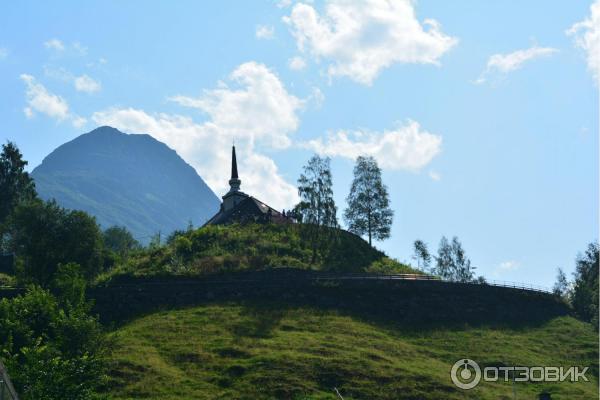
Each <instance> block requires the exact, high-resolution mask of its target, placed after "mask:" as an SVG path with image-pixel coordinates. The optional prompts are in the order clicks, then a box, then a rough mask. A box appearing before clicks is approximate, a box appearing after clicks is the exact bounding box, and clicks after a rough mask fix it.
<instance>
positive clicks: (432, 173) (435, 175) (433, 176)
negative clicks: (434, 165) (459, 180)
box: [429, 171, 442, 182]
mask: <svg viewBox="0 0 600 400" xmlns="http://www.w3.org/2000/svg"><path fill="white" fill-rule="evenodd" d="M429 177H430V178H431V180H433V181H436V182H437V181H439V180H440V179H442V176H441V175H440V174H439V173H438V172H435V171H429Z"/></svg>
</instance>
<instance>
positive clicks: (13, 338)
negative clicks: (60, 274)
mask: <svg viewBox="0 0 600 400" xmlns="http://www.w3.org/2000/svg"><path fill="white" fill-rule="evenodd" d="M73 268H74V267H73V266H72V267H71V268H70V269H73ZM63 283H65V282H63ZM63 289H66V287H65V286H63ZM74 291H77V290H75V289H74V290H68V292H69V293H73V292H74ZM71 300H73V299H71ZM61 304H66V305H65V306H61ZM86 309H87V306H86V305H85V303H76V304H72V303H71V302H70V301H66V302H64V301H63V299H61V298H57V297H55V296H54V295H53V294H52V293H51V292H50V291H48V290H44V289H42V288H40V287H39V286H30V287H29V288H28V289H27V292H26V293H25V294H24V295H21V296H18V297H15V298H13V299H10V300H9V299H3V300H2V301H0V354H2V356H3V358H4V359H5V361H6V366H7V368H8V369H9V371H10V374H11V378H12V380H13V383H14V384H15V387H16V390H17V392H18V393H19V395H20V397H21V398H22V399H24V400H39V399H44V400H59V399H61V400H62V399H76V400H87V399H93V398H97V397H96V396H95V393H96V388H97V387H98V385H99V384H100V383H102V382H103V380H104V374H105V365H104V361H103V354H104V352H105V345H104V341H103V339H102V330H101V327H100V324H99V323H98V320H97V319H96V318H94V317H92V316H90V315H88V313H87V312H86Z"/></svg>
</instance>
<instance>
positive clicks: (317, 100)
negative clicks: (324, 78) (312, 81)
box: [307, 86, 325, 108]
mask: <svg viewBox="0 0 600 400" xmlns="http://www.w3.org/2000/svg"><path fill="white" fill-rule="evenodd" d="M307 101H310V102H311V103H313V104H314V106H315V108H319V107H321V106H322V105H323V102H324V101H325V95H324V94H323V92H322V91H321V89H319V88H318V87H316V86H315V87H313V88H312V92H311V94H310V97H309V98H308V99H307Z"/></svg>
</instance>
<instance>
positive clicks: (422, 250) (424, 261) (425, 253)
mask: <svg viewBox="0 0 600 400" xmlns="http://www.w3.org/2000/svg"><path fill="white" fill-rule="evenodd" d="M413 247H414V251H415V255H414V256H413V257H414V258H415V259H416V260H417V267H418V268H419V269H422V270H424V271H427V270H428V269H429V266H430V265H431V254H429V250H428V249H427V245H426V244H425V242H423V241H422V240H415V243H414V245H413Z"/></svg>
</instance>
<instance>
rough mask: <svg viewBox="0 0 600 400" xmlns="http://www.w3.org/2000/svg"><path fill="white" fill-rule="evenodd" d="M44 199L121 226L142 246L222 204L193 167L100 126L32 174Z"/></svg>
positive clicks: (160, 147) (146, 140)
mask: <svg viewBox="0 0 600 400" xmlns="http://www.w3.org/2000/svg"><path fill="white" fill-rule="evenodd" d="M31 175H32V176H33V178H34V179H35V184H36V189H37V192H38V194H39V196H40V197H41V198H43V199H52V198H54V199H56V201H57V202H58V203H59V204H60V205H61V206H63V207H65V208H70V209H78V210H83V211H86V212H88V213H90V214H91V215H93V216H95V217H96V219H97V221H98V222H99V223H100V225H101V226H102V227H103V228H104V229H106V228H108V227H109V226H112V225H119V226H125V227H127V229H129V230H130V231H131V232H132V233H133V235H134V236H135V237H137V238H141V241H142V242H148V241H149V237H150V236H151V235H154V234H156V233H157V232H158V231H162V232H163V233H165V234H168V233H170V232H171V231H173V230H175V229H183V228H185V227H186V226H187V225H188V224H189V223H190V221H191V222H192V223H194V224H195V225H200V224H202V223H204V221H206V220H207V219H208V218H210V217H211V216H212V215H213V214H214V213H215V212H216V211H217V210H218V209H219V204H220V200H219V199H218V198H217V196H216V195H215V194H214V193H213V192H212V190H211V189H210V188H209V187H208V186H207V185H206V183H205V182H204V181H203V180H202V178H201V177H200V176H199V175H198V174H197V173H196V171H195V170H194V168H192V167H191V166H190V165H188V164H187V163H186V162H185V161H184V160H183V159H182V158H181V157H179V155H177V153H176V152H175V151H174V150H172V149H170V148H169V147H167V146H166V145H165V144H163V143H161V142H159V141H157V140H156V139H154V138H152V137H151V136H149V135H128V134H125V133H123V132H120V131H118V130H117V129H114V128H111V127H108V126H103V127H100V128H97V129H94V130H93V131H91V132H88V133H86V134H83V135H81V136H79V137H77V138H75V139H74V140H72V141H70V142H68V143H65V144H63V145H62V146H60V147H58V148H57V149H55V150H54V151H53V152H52V153H50V154H49V155H48V156H47V157H46V158H45V159H44V160H43V161H42V163H41V164H40V165H39V166H38V167H36V168H35V169H34V170H33V172H32V174H31Z"/></svg>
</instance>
